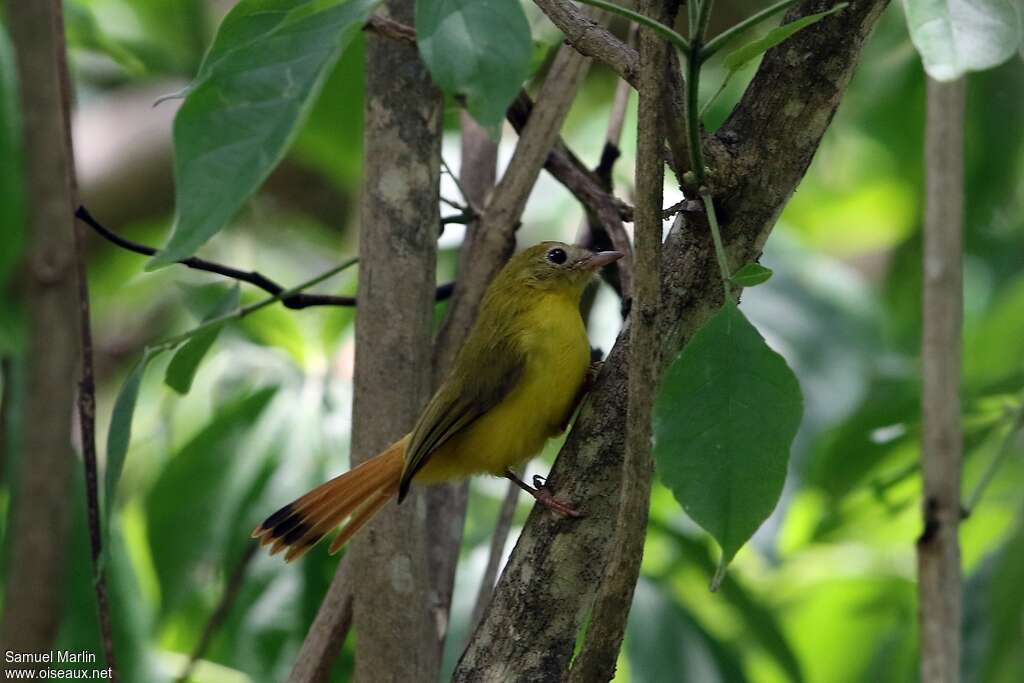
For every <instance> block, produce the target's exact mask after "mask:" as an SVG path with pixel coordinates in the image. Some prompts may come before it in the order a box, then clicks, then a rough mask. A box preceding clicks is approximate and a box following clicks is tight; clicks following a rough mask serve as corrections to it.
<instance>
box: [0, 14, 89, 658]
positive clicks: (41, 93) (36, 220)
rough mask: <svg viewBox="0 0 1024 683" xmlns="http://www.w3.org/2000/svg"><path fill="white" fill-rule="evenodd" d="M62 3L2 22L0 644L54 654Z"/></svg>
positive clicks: (64, 519) (65, 462)
mask: <svg viewBox="0 0 1024 683" xmlns="http://www.w3.org/2000/svg"><path fill="white" fill-rule="evenodd" d="M59 12H60V5H59V4H58V3H57V2H54V1H53V0H37V1H36V2H11V3H9V4H8V7H7V19H8V22H9V23H8V26H9V28H10V31H11V36H12V39H13V42H14V46H15V55H16V59H17V62H18V81H19V83H20V87H21V112H22V133H23V137H22V144H23V147H24V149H25V150H27V153H26V154H25V194H26V197H27V201H26V219H27V227H28V239H29V245H28V249H27V251H26V264H25V266H26V267H25V269H24V271H23V272H24V292H25V294H24V296H25V302H24V303H25V310H26V313H27V318H28V341H27V345H26V357H25V362H26V363H27V366H28V371H27V375H26V397H25V400H26V404H25V411H24V417H23V418H22V419H23V420H24V424H23V425H22V429H21V432H22V434H23V438H22V446H23V447H22V450H21V453H20V457H19V458H18V461H19V463H18V464H19V466H18V470H17V474H16V476H15V477H13V478H12V482H13V486H12V490H13V491H15V492H16V495H15V497H14V501H13V505H12V510H11V516H10V521H9V523H8V557H9V558H10V559H9V561H8V562H9V566H8V570H7V571H8V573H7V586H8V590H7V591H5V601H6V604H5V609H4V615H3V623H2V625H0V650H4V651H14V652H43V651H48V650H50V648H51V646H52V644H53V640H54V638H55V637H56V635H57V627H58V624H59V620H60V611H61V610H60V597H61V592H62V591H61V590H60V586H62V585H63V581H62V575H63V571H64V549H65V548H66V546H67V538H66V536H67V529H68V520H69V513H70V506H69V499H70V493H69V491H68V486H69V484H70V473H71V469H70V468H71V465H72V450H71V414H72V406H73V400H74V382H73V381H72V380H71V378H72V377H74V376H75V367H76V364H77V361H78V329H77V327H76V322H77V316H76V315H75V312H76V308H75V305H76V285H75V262H74V258H75V254H74V223H73V220H74V219H73V218H72V211H73V206H72V184H71V160H70V159H69V150H68V147H67V145H66V139H67V137H66V132H65V128H64V122H65V118H66V117H65V113H64V106H65V103H64V102H63V101H62V97H61V86H60V78H59V74H58V70H57V54H58V49H62V43H61V42H60V41H61V40H62V36H61V35H60V31H59V27H60V17H59Z"/></svg>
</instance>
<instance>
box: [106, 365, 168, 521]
mask: <svg viewBox="0 0 1024 683" xmlns="http://www.w3.org/2000/svg"><path fill="white" fill-rule="evenodd" d="M158 355H159V352H156V353H153V352H150V351H149V349H147V350H146V351H145V352H144V353H143V355H142V358H141V359H140V360H139V362H138V363H136V364H135V367H134V368H132V371H131V372H130V373H128V378H127V379H125V381H124V384H122V385H121V389H120V390H119V391H118V392H117V398H116V399H115V400H114V410H113V412H112V413H111V414H110V428H109V429H108V430H107V471H106V476H105V479H104V488H103V491H104V495H103V501H104V503H103V519H104V520H106V526H107V528H108V529H109V527H110V513H111V512H112V511H113V510H114V494H115V492H116V491H117V482H118V481H120V480H121V472H122V470H123V469H124V459H125V456H126V455H127V454H128V444H129V443H131V439H132V419H133V418H134V416H135V404H136V403H137V402H138V400H139V387H140V386H141V385H142V377H143V376H144V375H145V374H146V367H147V366H148V365H149V362H150V361H151V360H153V359H154V358H156V357H157V356H158Z"/></svg>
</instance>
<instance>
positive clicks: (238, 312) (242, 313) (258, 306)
mask: <svg viewBox="0 0 1024 683" xmlns="http://www.w3.org/2000/svg"><path fill="white" fill-rule="evenodd" d="M357 263H359V259H357V258H351V259H349V260H348V261H345V262H344V263H340V264H338V265H336V266H334V267H333V268H331V269H330V270H327V271H324V272H323V273H320V274H319V275H317V276H316V277H313V278H310V279H309V280H306V281H305V282H301V283H299V284H297V285H295V286H294V287H291V288H289V289H285V290H282V291H280V292H278V293H277V294H274V295H273V296H270V297H267V298H266V299H260V300H259V301H257V302H256V303H254V304H249V305H248V306H241V307H239V308H236V309H235V310H233V311H231V312H230V313H225V314H224V315H221V316H217V317H216V318H210V319H209V320H205V321H203V322H202V323H201V324H199V325H196V326H195V327H193V328H192V329H190V330H188V331H186V332H182V333H181V334H176V335H174V336H173V337H168V338H167V339H164V340H163V341H160V342H157V343H156V344H153V345H152V346H147V347H146V351H147V352H153V351H159V350H166V349H172V348H174V347H175V346H177V345H178V344H180V343H182V342H183V341H186V340H188V339H191V338H192V337H194V336H196V335H197V334H199V333H200V332H204V331H206V330H209V329H213V328H215V327H220V326H221V325H223V324H224V323H226V322H229V321H231V320H241V319H242V318H244V317H246V316H249V315H252V314H253V313H255V312H256V311H259V310H262V309H264V308H266V307H267V306H269V305H271V304H274V303H277V302H278V301H281V300H283V299H284V298H286V297H290V296H294V295H296V294H298V293H299V292H301V291H302V290H304V289H309V288H310V287H315V286H316V285H318V284H320V283H321V282H323V281H324V280H327V279H328V278H332V277H334V276H335V275H337V274H338V273H340V272H341V271H343V270H345V269H346V268H351V267H352V266H354V265H356V264H357Z"/></svg>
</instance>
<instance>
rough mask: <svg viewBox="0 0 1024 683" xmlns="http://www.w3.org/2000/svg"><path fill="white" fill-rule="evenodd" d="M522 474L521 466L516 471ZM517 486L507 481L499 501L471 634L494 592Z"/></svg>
mask: <svg viewBox="0 0 1024 683" xmlns="http://www.w3.org/2000/svg"><path fill="white" fill-rule="evenodd" d="M516 474H518V475H519V476H522V468H520V470H519V471H518V472H517V473H516ZM519 491H520V489H519V487H518V486H517V485H516V483H515V482H514V481H510V482H509V483H508V489H506V491H505V499H504V500H502V501H501V509H500V510H499V511H498V521H497V523H496V524H495V526H494V533H493V534H491V547H490V549H489V550H488V554H487V566H486V567H485V568H484V574H483V576H482V577H480V588H479V589H478V590H477V593H476V603H475V604H474V605H473V612H472V616H470V618H469V633H470V635H472V633H473V631H475V630H476V627H477V624H479V623H480V619H482V618H483V616H484V611H485V610H486V609H487V605H488V604H490V602H491V595H493V594H494V581H495V580H496V579H497V578H498V568H499V567H500V566H501V556H502V553H504V552H505V543H506V542H507V541H508V534H509V532H510V531H511V530H512V519H513V517H515V514H516V503H517V502H519Z"/></svg>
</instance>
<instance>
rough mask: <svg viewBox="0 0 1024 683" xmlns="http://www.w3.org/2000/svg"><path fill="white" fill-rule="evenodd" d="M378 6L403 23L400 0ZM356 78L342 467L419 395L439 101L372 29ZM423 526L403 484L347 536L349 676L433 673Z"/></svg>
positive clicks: (425, 347)
mask: <svg viewBox="0 0 1024 683" xmlns="http://www.w3.org/2000/svg"><path fill="white" fill-rule="evenodd" d="M384 8H385V11H386V13H387V14H388V16H390V17H392V18H394V19H396V20H398V21H401V22H405V23H412V20H413V6H412V4H411V3H407V2H403V1H402V0H388V1H387V2H386V3H385V5H384ZM366 78H367V81H366V104H365V110H366V128H365V133H364V149H365V158H364V164H363V167H364V181H363V195H362V201H361V205H362V212H361V213H362V227H361V230H360V239H359V257H360V270H359V309H360V310H361V311H363V312H364V313H363V314H362V315H358V316H357V318H356V357H355V398H354V405H353V411H352V422H353V433H352V461H353V464H358V463H360V462H363V461H364V460H366V459H367V458H369V457H371V456H373V455H375V454H376V453H378V452H379V451H380V450H382V449H383V448H385V447H386V446H387V445H388V444H390V443H392V442H393V441H395V440H396V439H398V438H400V437H401V436H402V435H403V434H405V433H407V432H408V431H409V430H410V429H411V428H412V426H413V424H414V422H415V421H416V418H417V417H418V416H419V414H420V411H421V410H422V408H423V406H424V404H425V403H426V401H427V399H428V398H429V397H430V393H431V382H432V376H431V357H432V347H431V338H432V329H431V328H432V321H433V313H432V312H433V300H434V297H433V291H434V271H435V263H436V258H437V235H438V220H439V216H438V210H437V207H438V181H439V175H438V174H439V169H440V158H441V126H442V107H443V102H442V99H441V93H440V91H439V90H438V89H437V87H436V86H435V85H434V83H433V81H431V79H430V75H429V74H428V73H427V70H426V68H425V67H424V66H423V64H422V62H420V60H419V57H418V55H417V53H416V50H415V49H414V48H413V47H411V46H407V45H401V44H398V43H395V42H393V41H388V40H384V39H380V38H371V39H370V40H369V41H368V44H367V53H366ZM425 523H426V500H425V497H424V496H423V493H422V491H417V490H415V489H414V490H413V491H412V492H411V493H410V495H409V496H408V498H407V499H406V500H405V502H404V503H403V504H402V505H401V506H395V505H391V506H388V507H386V508H385V509H384V510H383V511H382V512H381V514H380V515H379V516H378V517H377V519H375V520H374V521H373V522H372V523H371V524H370V525H369V526H368V527H367V528H366V530H365V531H363V533H362V534H361V535H360V536H359V537H357V538H356V540H355V541H354V542H353V544H352V549H351V552H352V555H353V557H352V571H353V576H357V577H359V578H358V581H357V582H356V584H355V605H354V626H355V629H356V632H357V633H358V647H357V650H356V680H357V681H365V682H367V683H371V682H373V683H377V682H382V681H413V680H423V681H428V680H433V679H434V678H435V677H436V676H437V671H438V668H439V666H440V652H439V650H438V649H437V648H435V647H433V643H434V641H435V640H436V638H437V628H436V624H435V623H434V621H433V620H432V619H431V612H430V610H429V607H430V605H429V585H430V583H429V566H428V559H427V548H426V538H427V537H426V532H425V529H426V524H425Z"/></svg>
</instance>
